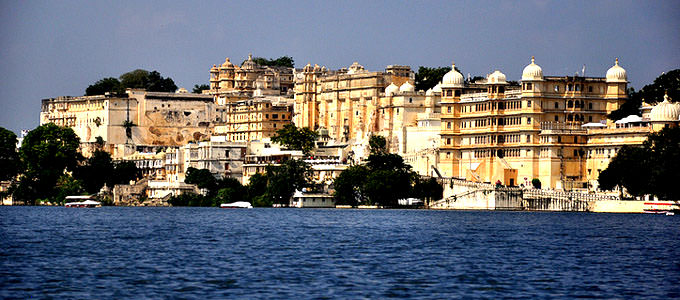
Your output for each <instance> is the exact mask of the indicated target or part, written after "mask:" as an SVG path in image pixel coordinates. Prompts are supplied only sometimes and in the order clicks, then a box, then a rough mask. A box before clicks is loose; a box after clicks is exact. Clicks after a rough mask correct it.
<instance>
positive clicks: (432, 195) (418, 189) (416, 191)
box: [412, 176, 444, 201]
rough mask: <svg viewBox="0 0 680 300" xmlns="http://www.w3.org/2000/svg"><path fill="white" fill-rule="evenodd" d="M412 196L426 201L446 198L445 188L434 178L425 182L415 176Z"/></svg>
mask: <svg viewBox="0 0 680 300" xmlns="http://www.w3.org/2000/svg"><path fill="white" fill-rule="evenodd" d="M412 195H413V197H415V198H419V199H423V200H425V201H432V200H439V199H441V198H443V197H444V187H443V186H442V185H441V184H439V182H437V179H435V178H433V177H430V178H427V179H424V180H423V179H421V178H420V176H415V184H414V185H413V194H412Z"/></svg>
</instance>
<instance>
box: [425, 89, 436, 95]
mask: <svg viewBox="0 0 680 300" xmlns="http://www.w3.org/2000/svg"><path fill="white" fill-rule="evenodd" d="M432 95H434V92H432V89H427V91H425V96H432Z"/></svg>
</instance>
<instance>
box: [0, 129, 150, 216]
mask: <svg viewBox="0 0 680 300" xmlns="http://www.w3.org/2000/svg"><path fill="white" fill-rule="evenodd" d="M0 143H1V144H0V180H9V181H10V182H11V186H10V188H9V190H8V191H7V192H6V193H9V194H11V195H12V196H13V197H14V199H15V200H17V201H22V202H24V203H26V204H31V205H32V204H39V203H42V202H50V203H54V204H63V201H64V198H65V197H66V196H68V195H83V194H95V193H97V192H99V190H100V189H101V188H102V187H103V186H104V184H106V185H107V186H108V187H110V188H112V187H113V185H115V184H120V183H127V182H129V181H130V180H136V179H138V178H140V175H141V174H140V172H139V170H138V169H137V166H136V165H135V164H134V163H132V162H113V161H112V160H111V156H110V155H109V154H108V153H106V152H104V151H99V150H97V151H95V152H94V154H93V155H92V157H90V158H88V159H85V158H84V157H83V156H82V154H81V153H80V152H79V151H78V148H79V146H80V139H79V138H78V136H77V135H76V134H75V132H73V130H72V129H71V128H69V127H60V126H57V125H55V124H53V123H48V124H45V125H41V126H38V127H37V128H35V129H33V130H31V131H30V132H29V133H28V134H27V135H26V137H25V138H24V140H23V142H22V144H21V148H20V150H19V151H17V149H16V144H17V137H16V134H14V133H13V132H11V131H9V130H7V129H5V128H0Z"/></svg>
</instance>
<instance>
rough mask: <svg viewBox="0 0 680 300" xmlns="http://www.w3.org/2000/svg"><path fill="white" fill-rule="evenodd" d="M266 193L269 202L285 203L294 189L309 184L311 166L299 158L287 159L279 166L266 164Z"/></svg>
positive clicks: (299, 188)
mask: <svg viewBox="0 0 680 300" xmlns="http://www.w3.org/2000/svg"><path fill="white" fill-rule="evenodd" d="M266 176H267V179H268V182H267V192H266V194H265V195H267V196H268V197H269V198H270V200H271V202H273V203H276V204H283V205H287V204H288V203H289V200H290V197H292V196H293V194H294V193H295V190H302V189H303V188H305V187H307V186H309V183H310V182H311V177H312V168H311V167H310V166H309V164H307V163H306V162H304V161H303V160H301V159H289V160H287V161H285V162H283V163H282V164H281V165H279V166H272V165H270V166H267V175H266Z"/></svg>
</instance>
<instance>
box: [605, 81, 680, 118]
mask: <svg viewBox="0 0 680 300" xmlns="http://www.w3.org/2000/svg"><path fill="white" fill-rule="evenodd" d="M665 93H668V96H669V97H670V98H671V99H673V100H675V101H678V100H679V99H680V69H675V70H671V71H669V72H666V73H664V74H661V75H660V76H659V77H657V78H656V79H654V82H653V83H652V84H648V85H645V86H644V87H643V88H642V89H641V90H639V91H637V92H636V91H635V89H634V88H632V87H631V88H628V99H626V102H624V103H623V104H622V105H621V107H620V108H619V109H618V110H615V111H613V112H612V113H611V114H609V116H608V117H609V119H611V120H619V119H621V118H624V117H627V116H629V115H638V116H639V115H640V105H641V104H642V101H644V102H647V103H649V104H655V103H658V102H661V101H663V96H664V94H665Z"/></svg>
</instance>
